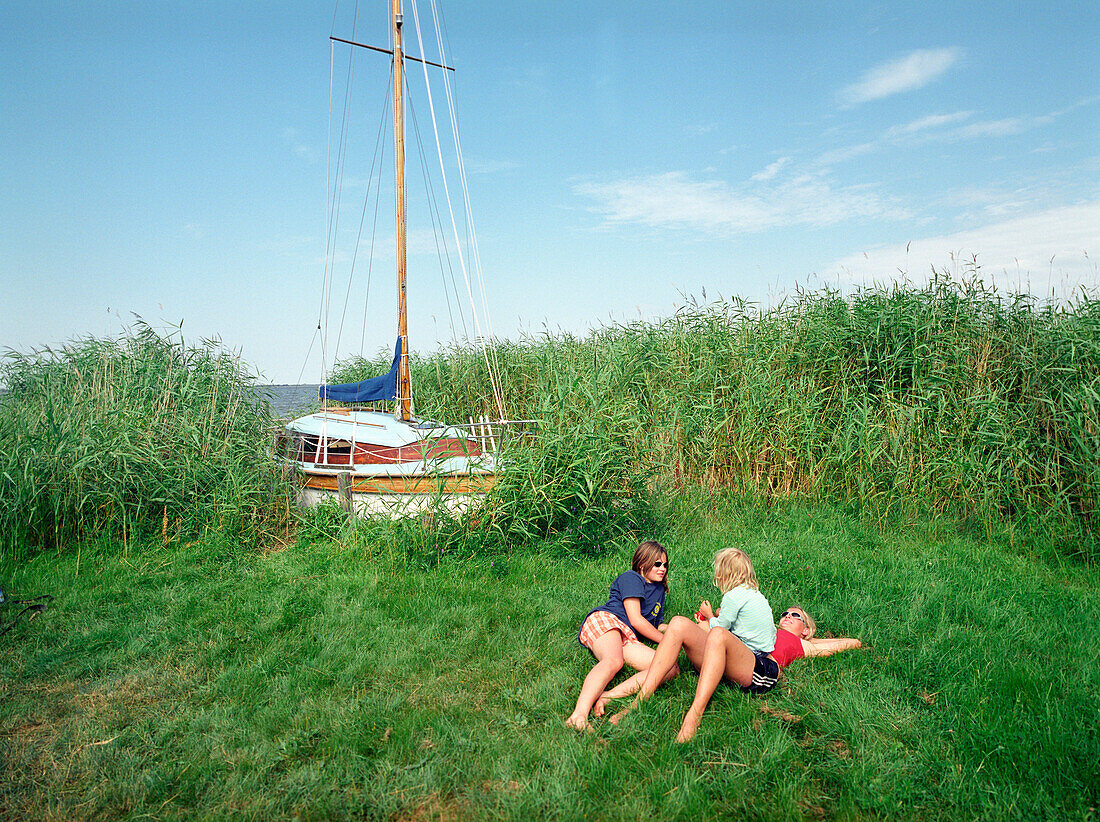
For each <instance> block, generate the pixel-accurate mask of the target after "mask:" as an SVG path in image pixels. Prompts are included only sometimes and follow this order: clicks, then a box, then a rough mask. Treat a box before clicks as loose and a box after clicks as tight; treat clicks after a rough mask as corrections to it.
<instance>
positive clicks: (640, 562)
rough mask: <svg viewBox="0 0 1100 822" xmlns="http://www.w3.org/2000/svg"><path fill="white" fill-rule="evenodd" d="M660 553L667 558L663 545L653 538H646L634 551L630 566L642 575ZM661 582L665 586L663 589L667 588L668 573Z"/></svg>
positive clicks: (657, 558) (658, 557)
mask: <svg viewBox="0 0 1100 822" xmlns="http://www.w3.org/2000/svg"><path fill="white" fill-rule="evenodd" d="M661 554H664V555H665V560H666V561H667V560H668V551H666V550H665V546H663V545H661V543H659V542H657V540H655V539H647V540H646V541H645V542H643V543H642V544H641V545H639V546H638V549H637V550H636V551H635V552H634V559H633V560H632V561H631V563H630V567H631V568H633V569H634V570H635V571H637V572H638V573H639V574H641V575H642V576H643V577H644V576H645V575H646V574H647V573H648V572H649V569H650V568H652V567H653V563H655V562H656V561H657V560H659V559H660V558H661ZM661 584H662V585H663V586H665V590H666V591H667V590H668V574H665V578H664V579H663V580H661Z"/></svg>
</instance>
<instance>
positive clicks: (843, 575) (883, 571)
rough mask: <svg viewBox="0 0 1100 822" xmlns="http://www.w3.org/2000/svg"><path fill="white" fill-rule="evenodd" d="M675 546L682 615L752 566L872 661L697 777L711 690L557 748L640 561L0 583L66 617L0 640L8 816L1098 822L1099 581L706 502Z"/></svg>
mask: <svg viewBox="0 0 1100 822" xmlns="http://www.w3.org/2000/svg"><path fill="white" fill-rule="evenodd" d="M672 520H673V521H674V522H676V523H677V530H675V531H674V532H672V533H669V534H667V535H666V536H665V537H663V539H664V540H665V542H666V544H667V545H668V547H669V550H670V554H671V559H672V563H673V569H672V570H673V574H672V576H671V578H670V579H671V584H672V589H671V592H670V598H669V608H670V613H690V612H691V611H692V610H694V608H695V606H696V604H697V603H698V600H699V599H701V598H703V597H707V598H712V599H713V598H714V597H715V595H716V592H715V591H714V589H713V588H712V587H711V586H710V585H709V582H708V580H709V571H710V559H711V556H712V555H713V553H714V551H715V550H716V549H718V548H720V547H723V546H725V545H729V544H735V545H740V546H742V547H745V548H746V550H748V552H749V553H750V555H751V556H752V557H753V559H754V562H755V564H756V569H757V572H758V575H759V577H760V580H761V585H762V589H763V590H764V592H765V594H766V595H767V596H768V597H769V599H770V601H771V604H772V606H773V609H774V610H778V609H779V608H780V607H782V606H784V605H785V604H788V603H789V602H791V601H794V600H797V601H799V602H802V603H805V605H806V606H807V607H808V608H810V610H811V612H812V613H813V614H814V615H815V616H816V617H817V619H818V623H819V626H820V628H821V630H822V631H827V632H832V633H834V634H837V635H855V636H859V637H861V638H862V639H863V640H864V641H865V643H867V645H868V646H869V649H868V650H866V651H860V652H850V653H846V654H841V655H838V656H836V657H833V658H829V659H822V660H800V661H798V662H796V663H794V664H793V665H792V666H791V667H790V668H789V669H788V675H787V676H786V678H785V680H784V681H783V683H782V684H781V686H780V687H779V688H778V689H777V690H776V691H774V692H773V693H772V694H770V695H767V696H765V697H762V698H761V697H746V696H744V695H742V694H741V693H739V692H735V691H734V690H732V689H730V688H727V687H722V688H720V689H719V692H718V694H717V695H716V698H715V700H714V702H713V704H712V706H711V708H710V709H709V710H708V712H707V714H706V716H705V718H704V722H703V725H702V729H701V731H700V733H699V735H698V737H697V738H696V740H694V741H693V742H692V743H690V744H688V745H687V746H683V747H681V746H677V745H675V744H674V743H673V741H672V740H673V737H674V736H675V733H676V730H677V728H678V727H679V721H680V718H681V716H682V713H683V711H684V710H685V709H686V708H687V705H688V704H689V702H690V699H691V693H692V689H693V687H694V681H695V677H694V675H693V674H685V675H683V676H682V677H680V678H679V679H678V680H676V681H675V682H674V683H672V684H671V685H669V686H666V687H665V688H663V689H661V690H660V691H659V692H658V693H657V695H656V696H655V698H653V699H652V700H650V701H649V702H647V703H646V704H645V705H644V706H642V707H641V708H640V709H639V710H638V711H636V712H635V713H633V714H631V716H630V717H629V718H628V719H627V721H626V722H624V724H623V726H622V727H620V728H618V729H615V728H611V727H609V726H607V725H606V724H602V723H601V724H598V726H597V731H596V732H595V733H593V734H590V735H578V734H575V733H573V732H571V731H569V730H567V729H566V728H565V727H564V726H563V724H562V723H563V720H564V718H565V716H567V715H568V713H569V711H570V710H571V709H572V705H573V701H574V699H575V697H576V693H577V690H578V688H579V686H580V683H581V680H582V679H583V677H584V675H585V673H586V672H587V670H588V667H589V666H590V664H591V659H590V657H589V655H588V654H587V652H586V651H584V649H582V648H581V647H580V646H579V645H578V644H577V642H576V638H575V635H576V630H577V627H578V623H579V621H580V619H581V617H582V616H583V615H584V613H585V612H586V611H587V610H588V608H590V607H591V606H592V605H595V604H599V602H601V601H602V599H603V597H604V596H605V595H606V591H607V587H608V585H609V584H610V581H611V579H612V578H613V577H614V575H615V574H617V573H618V572H619V571H621V570H623V568H624V567H626V565H627V564H628V562H629V557H630V553H631V551H632V549H633V545H629V544H625V543H622V544H619V545H618V546H616V547H615V550H614V551H613V552H612V553H610V554H608V555H605V556H602V557H584V558H582V557H578V556H576V554H575V553H574V552H573V550H572V549H571V548H568V547H561V546H560V545H558V544H556V543H549V544H544V545H543V546H542V547H541V548H539V549H517V550H515V551H514V552H513V553H511V554H509V555H504V554H498V555H495V556H491V557H489V556H472V555H471V556H465V555H455V554H444V555H443V557H442V559H441V560H437V555H435V554H433V553H432V552H431V551H428V550H424V551H420V550H410V549H407V548H406V546H405V545H403V544H402V542H401V537H400V536H394V533H395V532H391V534H390V537H388V538H387V536H386V533H385V532H383V531H380V530H378V529H377V528H370V527H363V526H359V527H355V528H348V527H341V526H340V525H339V523H338V522H334V521H330V522H328V523H325V522H319V524H315V525H310V526H308V527H305V528H303V529H302V530H301V531H300V537H299V541H298V542H297V543H295V544H292V545H288V546H287V547H285V548H284V549H282V550H278V551H273V552H267V553H263V552H258V551H255V550H252V549H247V548H241V547H239V546H237V545H234V544H230V543H229V542H227V541H218V540H217V539H215V538H207V539H204V540H202V541H200V542H194V543H182V542H170V544H169V545H167V546H163V545H161V544H160V543H159V540H158V541H156V542H155V543H152V544H149V545H146V546H140V547H134V548H132V550H131V551H130V553H129V554H128V555H126V554H123V553H122V552H120V551H119V550H118V549H117V547H116V546H114V545H113V544H110V543H107V542H104V543H102V544H100V545H98V546H87V545H85V546H84V547H83V548H82V550H81V552H80V554H79V556H78V555H77V554H76V553H75V552H66V553H61V554H57V553H53V552H46V553H40V554H38V555H37V556H35V557H32V558H30V559H29V560H26V561H23V562H19V563H16V562H14V561H12V560H11V559H10V558H5V559H4V560H2V561H0V580H3V583H0V584H3V586H4V590H5V593H6V594H7V595H8V596H9V597H11V596H16V595H31V594H37V593H40V592H51V593H53V594H55V595H56V596H57V600H56V602H55V603H54V604H53V606H52V607H51V609H50V610H48V611H47V612H46V613H45V614H43V615H42V616H41V617H39V618H38V619H36V620H35V621H33V622H28V623H21V624H20V625H19V626H17V627H16V628H15V629H14V630H13V631H11V632H9V633H8V634H7V635H5V636H4V637H3V638H2V639H0V688H2V693H0V807H2V808H3V809H4V814H3V815H4V817H5V818H6V819H13V820H14V819H36V820H42V819H71V818H117V817H126V818H144V817H150V818H165V819H172V818H249V819H268V818H287V819H289V818H293V817H297V818H302V819H327V818H340V819H350V818H366V819H433V818H442V819H466V818H472V819H512V818H553V819H562V820H573V819H576V820H580V819H586V818H588V819H612V820H615V819H640V818H644V819H672V818H700V819H703V818H706V819H716V818H736V817H744V818H750V819H817V818H822V817H840V818H853V819H872V818H882V817H891V818H894V817H897V818H915V819H928V818H945V819H955V818H965V819H1004V818H1016V819H1037V818H1051V819H1065V818H1071V819H1095V818H1096V811H1095V808H1096V805H1097V801H1098V799H1100V787H1098V786H1100V765H1098V762H1100V735H1098V726H1100V720H1098V716H1100V696H1098V694H1100V666H1098V665H1097V663H1096V652H1095V649H1096V648H1097V647H1098V644H1100V627H1098V620H1097V616H1098V614H1100V594H1098V590H1100V588H1098V582H1100V572H1098V571H1097V569H1096V568H1094V567H1088V566H1083V565H1081V564H1080V563H1077V562H1073V561H1067V560H1065V559H1064V558H1063V557H1064V554H1062V553H1061V552H1059V551H1056V550H1054V549H1053V548H1052V547H1051V545H1050V544H1049V543H1047V544H1044V543H1043V542H1041V541H1040V540H1038V539H1037V538H1034V537H1021V536H1020V535H1019V534H1018V533H1013V532H1011V531H1005V532H1001V533H996V534H993V535H992V536H990V537H988V538H986V537H984V536H982V535H981V534H980V533H979V532H973V531H972V530H970V529H969V528H967V527H957V526H956V525H954V524H952V523H949V522H946V521H940V520H927V521H902V520H888V521H886V523H885V524H884V525H883V526H882V527H881V528H878V529H876V528H873V527H870V526H868V525H866V524H864V523H862V522H860V521H859V520H858V519H857V518H855V517H853V516H851V515H849V514H846V513H844V512H843V511H842V510H840V509H837V508H832V507H825V506H813V507H800V506H796V505H785V506H779V507H776V508H773V509H770V510H767V509H763V508H759V507H755V506H752V505H742V504H739V503H736V502H733V501H729V500H723V499H721V498H717V497H709V496H688V497H683V498H680V499H679V500H678V501H677V503H676V508H675V510H674V511H673V512H672ZM334 530H335V532H336V537H337V538H336V539H335V540H330V539H327V538H324V537H323V536H321V534H323V533H325V532H326V531H328V532H330V533H331V532H333V531H334ZM311 535H312V536H311ZM2 607H3V609H4V613H5V614H10V613H11V611H12V610H13V609H12V608H11V607H10V606H2Z"/></svg>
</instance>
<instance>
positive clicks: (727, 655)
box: [676, 630, 756, 742]
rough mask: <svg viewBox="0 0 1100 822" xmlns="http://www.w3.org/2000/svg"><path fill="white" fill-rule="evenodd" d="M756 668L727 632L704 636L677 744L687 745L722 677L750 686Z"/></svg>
mask: <svg viewBox="0 0 1100 822" xmlns="http://www.w3.org/2000/svg"><path fill="white" fill-rule="evenodd" d="M755 667H756V657H755V656H754V655H753V652H752V651H750V650H749V649H748V647H747V646H746V645H745V643H744V642H742V641H741V640H740V639H738V638H737V637H735V636H734V635H733V634H731V633H730V632H729V631H724V630H714V631H710V632H709V633H708V634H707V641H706V645H705V647H704V649H703V664H702V665H701V666H700V667H699V683H698V685H696V686H695V699H694V700H692V703H691V707H690V708H688V711H687V713H686V714H684V721H683V724H682V725H681V726H680V733H679V734H677V736H676V741H677V742H687V741H688V740H689V739H691V738H692V737H693V736H695V732H696V731H697V730H699V722H700V720H702V718H703V711H705V710H706V709H707V705H708V704H709V703H710V698H711V697H712V696H714V691H715V689H717V688H718V683H719V682H721V681H722V679H723V678H725V679H728V680H730V682H734V683H736V684H738V685H741V686H747V685H751V684H752V672H753V668H755Z"/></svg>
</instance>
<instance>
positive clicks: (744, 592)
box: [710, 585, 775, 654]
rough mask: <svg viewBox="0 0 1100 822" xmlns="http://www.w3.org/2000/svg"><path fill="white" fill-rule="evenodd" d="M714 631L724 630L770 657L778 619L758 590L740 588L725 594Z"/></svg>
mask: <svg viewBox="0 0 1100 822" xmlns="http://www.w3.org/2000/svg"><path fill="white" fill-rule="evenodd" d="M710 626H711V627H712V628H725V629H726V630H727V631H729V632H730V633H731V634H733V635H734V636H736V637H737V638H738V639H740V640H741V641H742V642H744V643H745V645H747V646H748V647H749V649H750V650H753V651H761V652H763V653H765V654H770V653H771V652H772V651H774V650H775V620H774V619H772V608H771V606H770V605H769V604H768V600H767V599H766V598H765V597H764V595H763V594H762V593H760V592H759V591H757V590H756V589H755V588H750V587H749V586H747V585H738V586H737V587H736V588H731V589H730V590H728V591H726V593H725V594H723V595H722V605H721V607H720V608H719V609H718V616H716V617H714V618H713V619H711V621H710Z"/></svg>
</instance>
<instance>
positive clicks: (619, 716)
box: [607, 700, 638, 725]
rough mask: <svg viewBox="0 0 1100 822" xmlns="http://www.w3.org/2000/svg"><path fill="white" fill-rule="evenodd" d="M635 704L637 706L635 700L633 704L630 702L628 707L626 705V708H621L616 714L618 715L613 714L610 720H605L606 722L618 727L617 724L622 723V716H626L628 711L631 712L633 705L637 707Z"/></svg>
mask: <svg viewBox="0 0 1100 822" xmlns="http://www.w3.org/2000/svg"><path fill="white" fill-rule="evenodd" d="M637 704H638V703H637V700H635V701H634V702H631V703H630V704H629V705H627V706H626V707H625V708H623V709H622V710H621V711H619V712H618V713H616V714H613V715H612V716H611V718H610V719H609V720H607V721H608V722H610V723H611V724H612V725H618V724H619V723H620V722H622V721H623V717H624V716H626V715H627V714H628V713H630V711H631V710H632V709H633V708H634V706H635V705H637Z"/></svg>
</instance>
